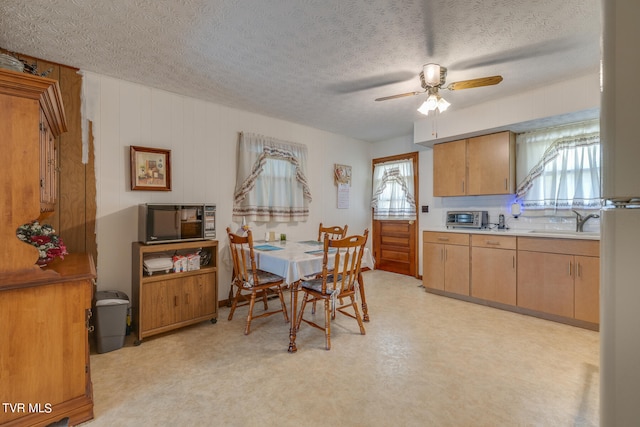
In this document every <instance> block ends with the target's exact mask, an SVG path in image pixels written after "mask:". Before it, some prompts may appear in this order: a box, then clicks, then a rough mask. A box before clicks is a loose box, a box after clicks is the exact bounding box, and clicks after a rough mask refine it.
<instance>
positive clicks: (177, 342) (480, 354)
mask: <svg viewBox="0 0 640 427" xmlns="http://www.w3.org/2000/svg"><path fill="white" fill-rule="evenodd" d="M364 280H365V283H366V290H367V302H368V305H369V313H370V316H371V321H370V322H368V323H365V327H366V332H367V333H366V335H364V336H362V335H360V333H359V330H358V326H357V323H356V321H355V320H353V319H350V318H347V317H345V316H340V315H338V318H337V320H336V321H335V322H334V323H333V324H332V348H331V350H330V351H327V350H325V349H324V334H323V333H322V331H319V330H316V329H313V328H311V327H309V326H307V325H304V324H303V325H302V326H301V329H300V332H299V334H298V340H297V344H298V352H297V353H295V354H290V353H288V352H287V346H288V342H289V339H288V334H289V324H286V323H284V320H283V317H282V316H280V315H274V316H270V317H268V318H265V319H257V320H255V321H254V323H253V324H252V332H251V334H250V335H248V336H245V335H244V334H243V331H244V324H245V319H244V315H245V314H246V307H245V308H240V309H238V311H237V312H236V316H235V317H234V319H233V320H232V321H227V316H228V313H229V309H228V308H227V307H222V308H220V311H219V316H218V322H217V323H216V324H211V323H210V322H203V323H201V324H198V325H194V326H191V327H187V328H184V329H180V330H176V331H173V332H171V333H167V334H163V335H160V336H156V337H150V338H147V339H146V340H145V341H144V342H143V343H142V344H141V345H140V346H137V347H136V346H133V344H132V341H133V338H134V337H133V336H129V337H127V340H126V344H125V346H124V347H123V348H121V349H118V350H115V351H112V352H109V353H104V354H92V355H91V376H92V381H93V392H94V402H95V406H94V415H95V418H94V420H92V421H89V422H87V423H85V424H84V425H86V426H89V427H99V426H115V425H117V426H253V425H261V426H301V425H304V426H328V425H340V426H456V427H461V426H474V427H475V426H492V427H495V426H597V425H598V396H599V356H598V353H599V335H598V333H597V332H594V331H589V330H584V329H580V328H576V327H573V326H568V325H563V324H559V323H554V322H550V321H546V320H542V319H537V318H534V317H530V316H524V315H520V314H515V313H511V312H507V311H502V310H498V309H495V308H490V307H485V306H481V305H476V304H472V303H468V302H464V301H459V300H455V299H451V298H446V297H441V296H437V295H433V294H430V293H427V292H425V290H424V289H423V288H422V287H421V282H420V281H419V280H416V279H414V278H411V277H407V276H402V275H397V274H393V273H388V272H384V271H369V272H366V273H364ZM286 301H287V304H289V294H288V292H287V293H286ZM270 304H277V301H270ZM257 309H258V310H260V306H259V305H257ZM317 315H318V316H322V313H321V311H318V314H317Z"/></svg>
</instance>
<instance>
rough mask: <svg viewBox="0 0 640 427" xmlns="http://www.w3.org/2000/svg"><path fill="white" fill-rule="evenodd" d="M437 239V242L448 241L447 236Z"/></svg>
mask: <svg viewBox="0 0 640 427" xmlns="http://www.w3.org/2000/svg"><path fill="white" fill-rule="evenodd" d="M438 241H439V242H448V241H449V238H448V237H438Z"/></svg>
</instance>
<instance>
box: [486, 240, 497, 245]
mask: <svg viewBox="0 0 640 427" xmlns="http://www.w3.org/2000/svg"><path fill="white" fill-rule="evenodd" d="M486 244H487V245H494V246H500V242H498V241H496V240H487V241H486Z"/></svg>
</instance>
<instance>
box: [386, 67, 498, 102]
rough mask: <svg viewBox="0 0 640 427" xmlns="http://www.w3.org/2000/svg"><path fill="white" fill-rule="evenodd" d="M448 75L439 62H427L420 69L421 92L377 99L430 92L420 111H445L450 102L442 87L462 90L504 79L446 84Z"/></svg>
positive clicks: (489, 78) (490, 78)
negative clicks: (445, 96) (440, 91)
mask: <svg viewBox="0 0 640 427" xmlns="http://www.w3.org/2000/svg"><path fill="white" fill-rule="evenodd" d="M446 77H447V69H446V68H445V67H442V66H440V65H438V64H431V63H430V64H425V65H423V66H422V71H420V83H421V85H422V87H423V89H424V90H423V91H421V92H407V93H401V94H398V95H391V96H384V97H382V98H377V99H376V101H387V100H389V99H396V98H403V97H405V96H413V95H420V94H423V93H425V92H426V93H428V94H429V96H428V97H427V100H426V101H425V102H424V103H423V104H422V105H421V106H420V108H418V111H419V112H421V113H422V114H424V115H427V114H428V113H429V112H430V111H434V110H438V111H439V112H443V111H444V110H446V109H447V108H448V107H449V105H451V104H449V103H448V102H447V101H446V100H445V99H444V98H443V97H442V96H440V93H439V92H438V91H439V90H440V89H448V90H460V89H471V88H474V87H481V86H492V85H496V84H498V83H500V82H501V81H502V76H490V77H480V78H477V79H471V80H461V81H459V82H453V83H449V84H448V85H447V86H444V84H445V81H446Z"/></svg>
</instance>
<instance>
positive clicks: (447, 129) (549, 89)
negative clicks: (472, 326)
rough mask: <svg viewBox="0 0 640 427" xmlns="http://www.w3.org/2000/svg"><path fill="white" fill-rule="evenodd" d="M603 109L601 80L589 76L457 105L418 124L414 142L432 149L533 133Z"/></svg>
mask: <svg viewBox="0 0 640 427" xmlns="http://www.w3.org/2000/svg"><path fill="white" fill-rule="evenodd" d="M469 90H487V91H488V90H490V88H487V89H483V88H480V89H469ZM487 93H488V92H487ZM488 94H489V93H488ZM488 96H490V94H489V95H488ZM599 108H600V77H599V75H598V73H594V74H588V75H584V76H578V77H576V78H573V79H570V80H566V81H563V82H558V83H554V84H550V85H547V86H543V87H540V88H537V89H533V90H529V91H525V92H522V93H518V94H515V95H512V96H509V97H505V98H500V99H489V100H488V101H487V102H485V103H482V104H478V105H474V106H473V107H469V108H464V109H461V110H456V108H455V105H454V106H452V107H451V108H450V109H449V110H447V111H446V112H445V113H443V114H440V115H438V116H437V117H435V116H430V117H426V118H424V119H422V120H418V121H416V122H414V124H413V128H414V142H415V143H416V144H423V145H425V146H431V145H433V144H434V143H437V142H445V141H451V140H454V139H459V138H461V137H462V138H467V137H470V136H475V135H481V134H487V133H493V132H497V131H500V130H506V129H509V130H516V128H518V131H522V130H525V129H526V130H531V129H535V128H539V127H543V126H551V125H554V124H557V123H558V122H559V120H561V121H562V122H564V123H568V122H571V121H578V120H584V119H585V118H587V117H588V118H596V117H598V109H599ZM543 124H544V125H543Z"/></svg>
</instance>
